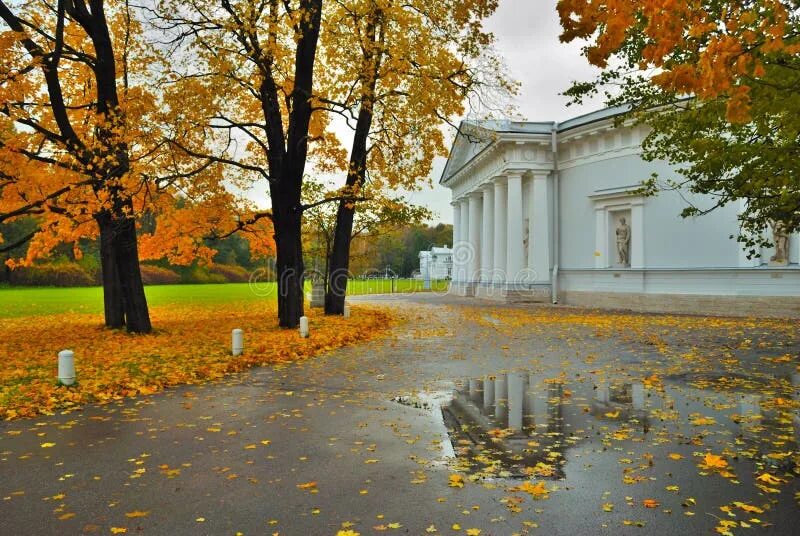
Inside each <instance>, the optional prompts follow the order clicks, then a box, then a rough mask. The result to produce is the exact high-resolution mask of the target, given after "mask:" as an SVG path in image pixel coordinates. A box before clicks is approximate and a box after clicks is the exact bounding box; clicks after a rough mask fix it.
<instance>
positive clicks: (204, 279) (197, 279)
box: [182, 266, 228, 284]
mask: <svg viewBox="0 0 800 536" xmlns="http://www.w3.org/2000/svg"><path fill="white" fill-rule="evenodd" d="M182 281H183V282H184V283H201V284H205V283H227V282H228V280H227V279H225V276H223V275H220V274H212V273H211V272H210V271H209V269H208V268H207V267H205V266H193V267H192V268H191V270H189V271H188V272H185V273H184V274H183V278H182Z"/></svg>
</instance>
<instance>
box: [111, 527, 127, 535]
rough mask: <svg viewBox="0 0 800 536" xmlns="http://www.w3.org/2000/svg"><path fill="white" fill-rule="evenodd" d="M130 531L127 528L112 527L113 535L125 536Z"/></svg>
mask: <svg viewBox="0 0 800 536" xmlns="http://www.w3.org/2000/svg"><path fill="white" fill-rule="evenodd" d="M126 532H128V529H126V528H125V527H111V534H125V533H126Z"/></svg>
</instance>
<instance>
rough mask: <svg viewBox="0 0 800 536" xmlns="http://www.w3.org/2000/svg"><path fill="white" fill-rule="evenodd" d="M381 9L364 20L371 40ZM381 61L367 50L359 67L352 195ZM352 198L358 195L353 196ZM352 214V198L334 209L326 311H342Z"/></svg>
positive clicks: (361, 168) (363, 164) (363, 159)
mask: <svg viewBox="0 0 800 536" xmlns="http://www.w3.org/2000/svg"><path fill="white" fill-rule="evenodd" d="M380 18H381V12H380V10H379V9H377V10H375V11H373V12H372V13H371V14H370V20H369V22H368V23H367V28H366V36H367V39H369V41H371V42H374V43H382V42H383V30H382V28H381V31H380V32H377V31H376V30H377V29H378V26H379V24H380ZM380 63H381V52H380V51H379V52H377V53H373V52H369V53H368V54H366V55H365V56H364V63H363V66H362V68H363V69H364V71H365V72H368V73H369V75H368V78H367V81H366V82H365V87H363V88H362V96H361V106H360V108H359V110H358V120H357V121H356V130H355V135H354V136H353V147H352V150H351V151H350V165H349V167H348V173H347V180H346V181H345V186H347V187H349V188H351V190H350V192H351V195H352V193H353V191H354V190H352V188H355V189H360V188H361V186H363V185H364V178H365V177H366V172H367V153H368V150H367V142H368V140H369V131H370V129H371V128H372V118H373V106H374V102H375V88H376V84H377V82H378V71H379V68H380ZM353 197H357V196H356V195H353ZM354 215H355V200H354V199H342V200H341V201H339V208H338V210H337V211H336V229H335V230H334V234H333V249H332V251H331V256H330V262H329V263H328V268H329V270H330V271H329V272H328V290H327V292H326V293H325V314H329V315H341V314H344V303H345V297H346V295H347V279H348V276H349V275H350V244H351V242H352V240H353V217H354Z"/></svg>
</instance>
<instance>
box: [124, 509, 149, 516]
mask: <svg viewBox="0 0 800 536" xmlns="http://www.w3.org/2000/svg"><path fill="white" fill-rule="evenodd" d="M149 515H150V511H149V510H148V511H146V512H144V511H142V510H134V511H133V512H125V517H147V516H149Z"/></svg>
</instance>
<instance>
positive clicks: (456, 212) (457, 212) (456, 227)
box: [450, 200, 461, 281]
mask: <svg viewBox="0 0 800 536" xmlns="http://www.w3.org/2000/svg"><path fill="white" fill-rule="evenodd" d="M450 206H452V207H453V267H452V271H451V272H450V278H451V279H452V280H453V281H458V280H459V279H458V276H459V274H461V269H460V268H459V263H458V258H459V257H458V255H457V254H456V249H457V248H458V242H459V241H460V240H461V238H460V237H461V205H460V203H459V202H458V201H457V200H453V201H452V202H451V203H450Z"/></svg>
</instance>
